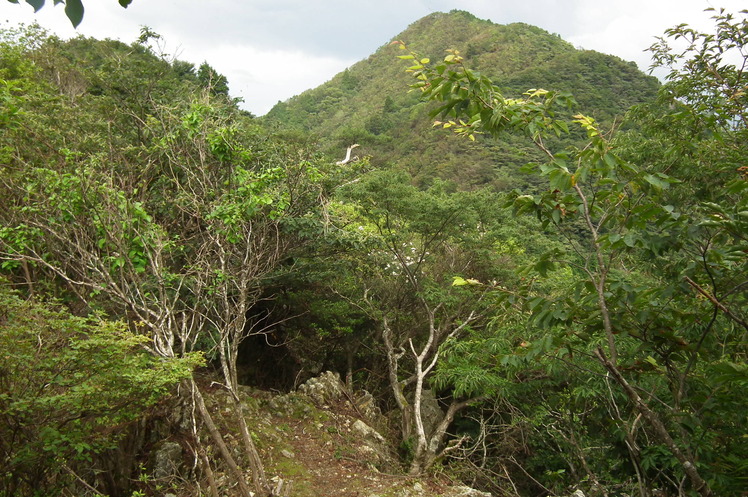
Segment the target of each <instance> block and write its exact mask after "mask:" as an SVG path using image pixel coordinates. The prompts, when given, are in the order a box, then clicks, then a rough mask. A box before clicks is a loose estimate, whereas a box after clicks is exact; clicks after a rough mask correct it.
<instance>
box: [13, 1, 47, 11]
mask: <svg viewBox="0 0 748 497" xmlns="http://www.w3.org/2000/svg"><path fill="white" fill-rule="evenodd" d="M13 3H18V2H13ZM26 3H27V4H29V5H31V6H32V7H34V12H39V9H41V8H42V7H44V0H26Z"/></svg>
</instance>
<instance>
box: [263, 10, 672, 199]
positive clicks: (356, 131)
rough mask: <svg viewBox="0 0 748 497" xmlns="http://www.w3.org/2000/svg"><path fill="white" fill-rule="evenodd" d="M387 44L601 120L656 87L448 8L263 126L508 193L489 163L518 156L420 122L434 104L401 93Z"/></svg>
mask: <svg viewBox="0 0 748 497" xmlns="http://www.w3.org/2000/svg"><path fill="white" fill-rule="evenodd" d="M393 41H401V42H403V43H404V44H405V45H406V46H407V47H408V48H410V49H411V50H414V51H415V52H417V53H418V54H419V55H420V56H422V57H426V58H428V59H430V60H432V61H437V60H441V59H443V58H444V56H445V55H446V50H449V49H454V50H458V51H459V53H460V54H461V56H462V57H464V60H465V62H466V64H467V65H469V66H470V67H472V68H474V69H476V70H478V71H480V72H481V73H483V74H485V75H486V76H488V77H490V78H491V79H493V81H495V82H496V83H497V84H499V85H500V86H501V87H502V88H503V89H505V92H506V94H507V95H515V96H519V95H521V94H522V93H523V92H525V91H526V90H528V89H530V88H546V89H549V90H560V91H569V92H571V93H572V94H573V95H574V97H575V98H576V100H577V101H578V102H579V105H580V107H582V108H585V109H588V110H590V111H591V112H593V113H594V115H595V116H597V118H598V119H601V120H603V121H611V120H612V119H614V118H615V117H616V116H620V115H622V114H623V112H624V111H625V110H626V109H628V108H629V107H630V106H631V105H633V104H636V103H640V102H643V101H646V100H648V99H651V98H652V97H653V96H654V94H655V92H656V89H657V87H658V83H657V80H656V79H655V78H653V77H650V76H646V75H645V74H643V73H642V72H640V71H639V70H638V68H637V67H636V65H635V64H634V63H633V62H625V61H623V60H621V59H620V58H618V57H615V56H611V55H605V54H601V53H598V52H594V51H590V50H580V49H576V48H574V47H573V46H572V45H571V44H570V43H568V42H566V41H564V40H563V39H561V37H560V36H558V35H556V34H552V33H549V32H547V31H545V30H543V29H540V28H538V27H535V26H530V25H528V24H524V23H512V24H507V25H501V24H495V23H493V22H491V21H488V20H482V19H478V18H477V17H475V16H474V15H472V14H470V13H468V12H465V11H460V10H453V11H451V12H449V13H442V12H436V13H432V14H429V15H428V16H426V17H423V18H421V19H419V20H418V21H416V22H414V23H413V24H411V25H410V26H409V27H408V28H407V29H406V30H405V31H403V32H402V33H400V34H398V35H397V36H395V37H394V39H393V40H391V41H390V42H389V43H386V44H384V45H383V46H381V47H380V48H379V49H378V50H377V51H376V52H375V53H374V54H372V55H371V56H369V57H367V58H366V59H364V60H361V61H359V62H357V63H356V64H354V65H353V66H351V67H350V68H348V69H346V70H345V71H343V72H341V73H339V74H337V75H336V76H335V77H333V78H332V79H331V80H330V81H328V82H327V83H325V84H323V85H321V86H319V87H317V88H314V89H310V90H308V91H306V92H304V93H302V94H300V95H298V96H295V97H293V98H291V99H289V100H288V101H286V102H282V103H278V104H277V105H276V106H275V107H274V108H273V109H271V111H270V112H269V113H268V115H267V116H266V119H267V120H268V121H271V122H275V123H278V124H279V125H280V126H281V127H282V128H285V129H294V130H297V131H301V132H303V133H304V136H305V137H309V136H311V137H312V138H313V139H319V140H320V142H321V144H322V147H323V149H326V150H327V151H328V152H329V153H331V154H339V153H341V151H344V150H345V147H347V146H348V145H350V144H352V143H359V144H361V145H362V153H365V154H368V155H371V156H372V158H373V163H374V164H375V165H378V164H384V163H390V164H395V165H401V166H402V167H407V168H408V169H409V171H410V172H411V173H412V174H413V175H414V176H415V177H418V176H419V175H420V174H428V175H429V176H434V172H435V171H434V170H433V167H436V169H437V171H436V176H441V177H443V178H445V179H450V180H455V181H457V182H458V183H459V184H461V185H463V186H466V187H470V186H471V185H480V184H486V183H497V181H498V183H497V186H499V187H505V186H515V182H514V181H513V180H511V179H506V178H510V177H512V176H516V175H515V174H514V173H512V172H508V171H498V175H499V176H501V177H502V178H504V179H501V180H497V171H496V166H497V164H499V165H500V164H512V165H522V164H524V163H525V162H527V160H528V158H527V156H526V152H525V151H523V150H520V149H518V148H517V147H509V149H507V150H504V151H503V152H501V153H500V154H499V156H498V157H497V156H496V154H495V153H494V152H492V151H490V150H488V149H487V146H488V145H486V144H480V143H479V144H477V145H475V144H466V143H464V142H462V141H460V140H457V141H453V140H451V139H450V138H445V137H444V134H443V133H441V134H439V135H434V132H433V131H432V130H429V129H428V126H423V125H422V124H423V123H427V122H428V121H429V119H430V118H429V110H430V109H431V108H433V107H432V106H429V105H427V104H425V103H423V102H421V101H420V100H419V95H418V93H417V92H413V91H410V92H409V91H408V84H409V80H408V75H407V74H406V73H405V71H404V69H405V67H407V66H404V65H403V64H402V63H401V61H398V59H397V58H396V57H397V56H398V55H401V54H402V53H401V51H399V50H398V47H397V46H394V45H393V44H392V42H393ZM455 155H459V156H460V162H461V166H460V168H461V170H462V172H460V173H458V172H457V171H456V167H457V166H456V164H454V160H451V159H450V157H453V156H455ZM465 163H467V167H466V164H465Z"/></svg>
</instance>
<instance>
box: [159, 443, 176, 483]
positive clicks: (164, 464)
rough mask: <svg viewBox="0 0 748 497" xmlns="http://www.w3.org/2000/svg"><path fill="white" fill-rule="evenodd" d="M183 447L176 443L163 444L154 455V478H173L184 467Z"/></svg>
mask: <svg viewBox="0 0 748 497" xmlns="http://www.w3.org/2000/svg"><path fill="white" fill-rule="evenodd" d="M182 463H183V460H182V446H181V445H179V444H178V443H176V442H162V443H161V444H159V445H158V447H157V448H156V450H155V451H154V453H153V477H154V478H155V479H157V480H158V479H162V478H171V477H173V476H177V475H178V474H179V470H180V469H181V467H182Z"/></svg>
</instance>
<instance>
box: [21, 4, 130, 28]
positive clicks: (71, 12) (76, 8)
mask: <svg viewBox="0 0 748 497" xmlns="http://www.w3.org/2000/svg"><path fill="white" fill-rule="evenodd" d="M8 1H9V2H10V3H15V4H17V3H19V0H8ZM117 1H118V2H119V4H120V5H121V6H122V7H124V8H127V6H128V5H130V4H131V3H132V0H117ZM25 2H26V3H27V4H29V5H31V6H32V7H34V12H39V10H40V9H41V8H42V7H44V3H45V0H25ZM61 3H62V4H65V15H66V16H67V17H68V19H70V22H71V24H72V25H73V27H76V28H77V27H78V25H79V24H80V23H81V21H82V20H83V12H84V9H83V2H82V1H81V0H54V4H55V5H58V4H61Z"/></svg>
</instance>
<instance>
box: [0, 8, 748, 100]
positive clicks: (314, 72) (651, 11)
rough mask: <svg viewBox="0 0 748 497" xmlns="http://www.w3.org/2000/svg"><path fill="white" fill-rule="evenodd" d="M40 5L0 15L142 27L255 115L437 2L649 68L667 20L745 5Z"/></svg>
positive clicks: (57, 25) (119, 29)
mask: <svg viewBox="0 0 748 497" xmlns="http://www.w3.org/2000/svg"><path fill="white" fill-rule="evenodd" d="M718 2H719V3H718ZM47 4H48V5H47V6H45V7H44V8H43V9H42V10H41V11H40V12H39V14H38V15H36V16H34V15H33V14H32V9H31V8H30V7H29V6H28V5H12V4H10V3H9V2H7V0H0V5H2V7H1V8H2V15H0V22H1V21H3V20H4V19H8V20H9V23H10V24H11V25H15V24H17V23H18V22H26V23H30V22H33V21H34V20H38V21H39V22H40V23H41V24H42V25H43V26H45V27H47V28H49V29H51V30H52V31H54V32H55V33H57V34H58V35H59V36H61V37H63V38H67V37H71V36H75V35H76V34H79V33H80V34H84V35H86V36H94V37H96V38H105V37H109V38H116V39H121V40H122V41H124V42H126V43H129V42H131V41H133V40H135V39H136V38H137V36H138V34H139V31H140V26H141V25H147V26H149V27H150V28H152V29H153V30H154V31H156V32H157V33H160V34H162V35H163V36H164V38H165V40H166V41H167V42H168V46H167V51H171V52H172V53H175V52H176V53H177V55H178V56H179V58H181V59H183V60H187V61H189V62H193V63H196V64H199V63H201V62H203V60H206V61H208V63H209V64H211V65H212V66H213V67H215V68H216V69H217V70H218V71H219V72H221V73H222V74H224V75H226V76H227V77H228V78H229V86H230V88H231V92H232V94H233V95H234V96H239V97H243V98H244V99H245V100H246V104H245V107H246V108H247V109H248V110H250V111H252V112H254V113H255V114H263V113H265V112H266V111H267V110H268V108H269V107H270V106H271V105H273V104H274V103H275V102H277V101H278V100H286V99H287V98H289V97H291V96H293V95H294V94H298V93H300V92H301V91H303V90H305V89H308V88H312V87H315V86H317V85H319V84H321V83H323V82H324V81H326V80H329V79H330V78H332V76H334V75H335V73H337V72H339V71H341V70H342V69H344V68H345V67H347V66H349V65H351V64H352V63H353V62H354V61H356V60H360V59H363V58H365V57H367V56H368V55H370V54H371V53H372V52H374V51H375V50H376V49H377V48H378V47H379V46H381V45H383V44H384V43H386V42H387V41H388V40H389V39H391V38H392V37H394V36H396V35H397V34H398V33H400V32H401V31H402V30H404V29H405V28H406V27H407V26H408V25H409V24H411V23H412V22H414V21H416V20H417V19H419V18H420V17H422V16H424V15H426V14H428V13H429V12H433V11H437V10H439V11H449V10H452V9H461V10H467V11H469V12H472V13H473V14H475V15H476V16H477V17H480V18H484V19H490V20H492V21H493V22H496V23H502V24H505V23H511V22H518V21H519V22H525V23H528V24H533V25H536V26H539V27H541V28H543V29H545V30H547V31H549V32H553V33H558V34H560V35H561V36H562V37H563V38H564V39H566V40H567V41H569V42H571V43H572V44H574V45H577V46H582V47H584V48H586V49H591V50H597V51H600V52H604V53H610V54H614V55H618V56H619V57H621V58H623V59H625V60H633V61H635V62H637V64H638V65H639V67H640V68H641V69H643V70H646V69H647V68H648V66H649V55H648V54H647V53H645V52H644V49H646V48H647V47H649V46H650V45H651V44H652V43H653V41H654V37H655V36H658V35H661V34H662V33H663V31H664V30H665V29H666V28H669V27H672V26H674V25H676V24H678V23H681V22H686V23H689V24H692V25H693V26H695V27H699V28H702V29H709V27H710V25H711V21H710V20H709V17H710V15H709V14H705V13H704V12H703V10H704V9H705V8H707V7H710V6H714V7H719V6H724V7H725V8H727V9H728V10H730V11H733V12H738V11H739V10H740V9H743V8H745V7H746V5H745V0H533V1H524V2H518V1H515V0H504V1H503V2H499V1H496V0H361V1H355V2H352V1H349V0H314V1H309V0H273V1H268V0H241V1H237V0H211V1H205V0H134V1H133V3H132V4H131V5H130V7H128V8H127V9H126V10H123V9H122V8H121V7H119V5H118V3H117V2H116V0H84V5H85V6H86V14H85V17H84V19H83V23H82V25H81V27H80V30H79V31H75V30H73V29H72V27H70V24H69V22H68V20H67V19H66V18H65V16H64V13H63V10H62V8H61V6H57V7H53V6H52V2H51V1H48V2H47ZM169 47H175V48H169Z"/></svg>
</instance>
